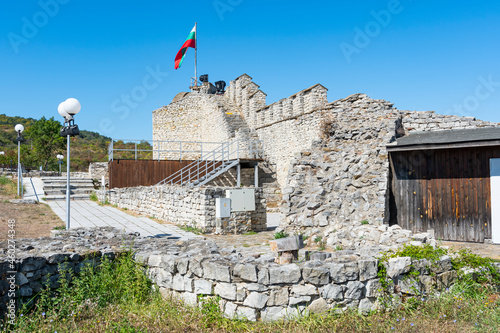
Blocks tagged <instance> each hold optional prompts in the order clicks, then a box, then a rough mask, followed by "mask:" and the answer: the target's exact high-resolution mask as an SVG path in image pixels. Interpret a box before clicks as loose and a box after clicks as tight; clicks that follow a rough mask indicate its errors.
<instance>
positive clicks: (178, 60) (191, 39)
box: [175, 25, 196, 69]
mask: <svg viewBox="0 0 500 333" xmlns="http://www.w3.org/2000/svg"><path fill="white" fill-rule="evenodd" d="M188 47H192V48H196V25H195V26H194V28H193V30H191V32H190V33H189V36H188V38H187V39H186V41H185V42H184V44H182V47H181V49H180V50H179V52H177V55H176V56H175V69H177V68H179V67H181V65H182V62H183V61H184V56H185V55H186V51H187V49H188Z"/></svg>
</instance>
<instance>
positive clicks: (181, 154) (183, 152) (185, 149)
mask: <svg viewBox="0 0 500 333" xmlns="http://www.w3.org/2000/svg"><path fill="white" fill-rule="evenodd" d="M118 141H121V142H123V143H124V144H129V145H132V144H133V145H134V146H133V148H132V147H131V148H115V143H116V142H118ZM141 143H146V144H148V145H149V146H150V147H151V148H147V149H143V148H138V144H141ZM220 144H221V142H204V141H171V140H121V139H111V142H110V143H109V145H108V160H109V161H113V160H114V158H115V156H114V154H113V153H114V152H133V154H134V158H135V160H137V159H138V153H139V152H149V153H151V154H152V155H153V156H154V154H158V156H157V158H156V159H158V160H160V159H161V156H160V155H161V154H162V153H167V154H169V153H172V154H175V155H177V156H178V159H179V160H181V161H182V159H183V158H185V157H186V156H189V155H191V156H196V158H199V156H202V155H203V153H204V152H206V151H207V147H208V149H209V147H210V145H215V146H219V145H220ZM165 146H167V149H165V148H163V147H165ZM155 147H156V148H155ZM190 147H192V148H190ZM198 147H199V148H198ZM209 151H210V150H209Z"/></svg>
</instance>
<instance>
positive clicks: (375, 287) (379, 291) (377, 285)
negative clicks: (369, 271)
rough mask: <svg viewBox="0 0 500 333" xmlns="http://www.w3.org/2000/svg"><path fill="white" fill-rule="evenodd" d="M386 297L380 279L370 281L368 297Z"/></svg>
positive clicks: (367, 286)
mask: <svg viewBox="0 0 500 333" xmlns="http://www.w3.org/2000/svg"><path fill="white" fill-rule="evenodd" d="M383 295H384V287H383V286H382V283H381V282H380V279H374V280H370V281H368V283H367V284H366V297H380V296H383Z"/></svg>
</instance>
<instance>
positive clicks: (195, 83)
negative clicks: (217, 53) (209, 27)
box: [194, 22, 198, 87]
mask: <svg viewBox="0 0 500 333" xmlns="http://www.w3.org/2000/svg"><path fill="white" fill-rule="evenodd" d="M197 25H198V22H195V23H194V31H195V33H194V34H195V35H194V86H195V87H197V86H198V72H197V68H196V53H197V51H198V27H197Z"/></svg>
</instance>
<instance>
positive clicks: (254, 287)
mask: <svg viewBox="0 0 500 333" xmlns="http://www.w3.org/2000/svg"><path fill="white" fill-rule="evenodd" d="M243 288H245V289H246V290H248V291H258V292H264V291H268V290H269V288H268V287H267V286H265V285H263V284H260V283H245V284H243Z"/></svg>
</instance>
